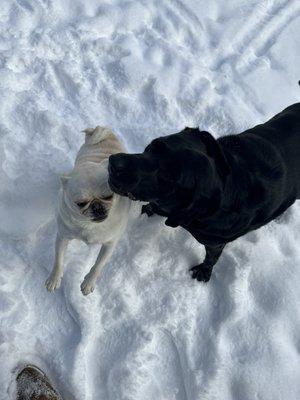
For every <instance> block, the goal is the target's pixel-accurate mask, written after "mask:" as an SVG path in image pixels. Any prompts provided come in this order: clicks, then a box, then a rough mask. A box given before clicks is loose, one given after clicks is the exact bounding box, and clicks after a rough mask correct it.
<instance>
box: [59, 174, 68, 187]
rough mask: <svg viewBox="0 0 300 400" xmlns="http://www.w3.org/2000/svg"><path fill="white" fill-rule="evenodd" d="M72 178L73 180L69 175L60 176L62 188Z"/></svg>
mask: <svg viewBox="0 0 300 400" xmlns="http://www.w3.org/2000/svg"><path fill="white" fill-rule="evenodd" d="M70 178H71V175H68V174H63V175H60V177H59V180H60V185H61V187H63V188H64V187H65V186H66V184H67V182H68V180H69V179H70Z"/></svg>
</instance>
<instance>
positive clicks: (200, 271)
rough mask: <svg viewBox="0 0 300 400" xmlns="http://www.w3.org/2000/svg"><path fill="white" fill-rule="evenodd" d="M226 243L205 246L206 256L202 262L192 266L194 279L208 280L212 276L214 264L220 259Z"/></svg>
mask: <svg viewBox="0 0 300 400" xmlns="http://www.w3.org/2000/svg"><path fill="white" fill-rule="evenodd" d="M224 247H225V244H221V245H219V246H205V251H206V256H205V259H204V261H203V263H202V264H199V265H196V266H195V267H192V268H190V271H192V279H197V280H198V281H203V282H208V281H209V280H210V277H211V273H212V270H213V266H214V265H215V264H216V262H217V261H218V259H219V257H220V255H221V254H222V251H223V249H224Z"/></svg>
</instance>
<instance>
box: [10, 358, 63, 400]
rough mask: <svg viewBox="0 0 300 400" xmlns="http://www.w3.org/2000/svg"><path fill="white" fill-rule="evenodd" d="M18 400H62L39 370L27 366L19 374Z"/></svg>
mask: <svg viewBox="0 0 300 400" xmlns="http://www.w3.org/2000/svg"><path fill="white" fill-rule="evenodd" d="M16 381H17V400H62V398H61V397H60V395H59V394H58V392H57V391H55V390H54V388H53V386H52V385H51V383H50V381H49V379H48V378H47V376H46V375H45V374H44V372H43V371H41V370H40V369H39V368H37V367H35V366H34V365H27V366H26V367H25V368H23V369H22V371H21V372H20V373H19V374H18V376H17V378H16Z"/></svg>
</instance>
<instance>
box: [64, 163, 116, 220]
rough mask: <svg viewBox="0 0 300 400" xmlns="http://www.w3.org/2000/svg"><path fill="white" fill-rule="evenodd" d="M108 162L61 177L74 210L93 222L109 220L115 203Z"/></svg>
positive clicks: (86, 167) (85, 167) (82, 168)
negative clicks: (110, 185) (109, 179)
mask: <svg viewBox="0 0 300 400" xmlns="http://www.w3.org/2000/svg"><path fill="white" fill-rule="evenodd" d="M107 179H108V172H107V161H103V162H102V163H101V164H100V165H99V169H97V168H95V167H93V166H82V167H81V168H80V169H77V170H74V171H73V172H72V173H71V174H70V175H64V176H62V177H61V183H62V190H63V191H64V192H65V195H66V198H67V199H68V201H69V202H70V203H73V204H69V205H70V206H71V207H72V208H73V210H75V209H76V208H77V211H78V213H80V214H82V215H83V216H85V217H87V218H88V219H89V220H91V221H95V222H101V221H103V220H104V219H105V218H107V216H108V213H109V210H110V208H111V205H112V202H113V196H114V195H113V193H112V191H111V190H110V188H109V186H108V183H107Z"/></svg>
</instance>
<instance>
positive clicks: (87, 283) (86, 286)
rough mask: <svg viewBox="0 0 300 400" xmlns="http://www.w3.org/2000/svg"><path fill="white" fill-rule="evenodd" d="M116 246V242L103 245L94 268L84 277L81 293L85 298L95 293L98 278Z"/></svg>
mask: <svg viewBox="0 0 300 400" xmlns="http://www.w3.org/2000/svg"><path fill="white" fill-rule="evenodd" d="M115 245H116V242H108V243H104V244H103V245H102V247H101V250H100V252H99V254H98V257H97V260H96V262H95V264H94V266H93V267H92V268H91V270H90V272H89V273H88V274H87V275H86V276H85V277H84V281H83V282H82V284H81V291H82V293H83V294H84V295H85V296H86V295H88V294H90V293H92V292H93V291H94V289H95V285H96V281H97V278H98V276H99V275H100V273H101V270H102V268H103V266H104V264H105V263H106V262H107V261H108V259H109V258H110V256H111V255H112V252H113V250H114V248H115Z"/></svg>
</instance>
